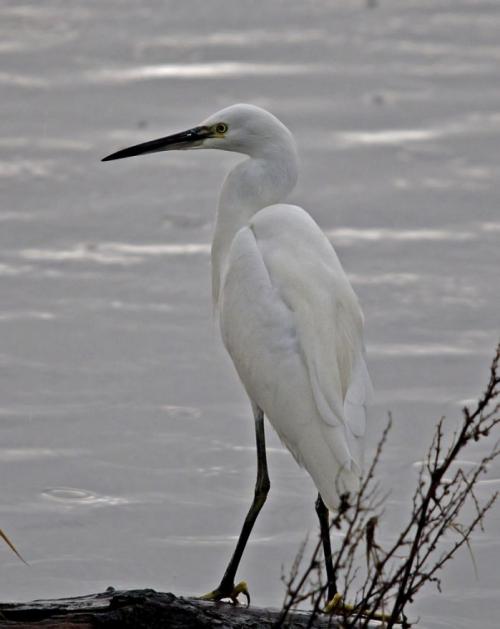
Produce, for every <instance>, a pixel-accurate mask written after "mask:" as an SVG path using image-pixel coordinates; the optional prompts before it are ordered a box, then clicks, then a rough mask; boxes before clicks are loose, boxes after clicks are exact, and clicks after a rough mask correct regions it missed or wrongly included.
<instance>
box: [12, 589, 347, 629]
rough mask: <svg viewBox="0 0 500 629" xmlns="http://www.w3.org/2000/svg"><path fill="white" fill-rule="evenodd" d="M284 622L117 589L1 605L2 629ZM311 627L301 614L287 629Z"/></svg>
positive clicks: (151, 628) (186, 627)
mask: <svg viewBox="0 0 500 629" xmlns="http://www.w3.org/2000/svg"><path fill="white" fill-rule="evenodd" d="M280 616H281V613H280V612H279V611H277V610H272V609H263V608H259V607H248V608H246V607H242V606H233V605H230V604H226V603H209V602H206V601H200V600H198V599H194V598H182V597H177V596H175V595H174V594H170V593H162V592H156V591H155V590H127V591H117V590H115V589H114V588H108V589H107V590H106V591H105V592H103V593H101V594H90V595H88V596H81V597H75V598H62V599H54V600H47V601H44V600H38V601H32V602H29V603H0V629H7V628H11V629H15V628H20V627H26V628H30V627H32V628H35V627H40V628H42V627H43V628H44V629H56V627H57V629H94V628H95V627H105V628H109V629H128V628H130V629H132V628H133V629H195V628H208V627H216V628H217V629H240V628H241V629H261V628H262V629H271V628H272V627H275V626H276V623H277V622H278V620H279V618H280ZM309 621H310V614H308V613H307V612H295V613H291V614H290V615H289V616H288V617H287V620H286V624H285V625H284V626H285V627H287V628H290V629H299V628H305V627H307V626H308V623H309ZM313 627H315V628H319V629H321V628H323V627H331V629H339V627H340V625H339V624H337V623H336V622H335V621H334V619H333V618H331V617H328V616H324V617H322V618H318V619H316V620H315V621H314V624H313Z"/></svg>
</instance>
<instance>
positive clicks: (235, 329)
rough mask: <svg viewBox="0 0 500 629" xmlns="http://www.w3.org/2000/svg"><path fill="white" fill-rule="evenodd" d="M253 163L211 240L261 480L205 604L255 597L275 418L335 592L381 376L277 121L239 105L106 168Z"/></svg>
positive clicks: (217, 295)
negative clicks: (346, 518) (254, 544)
mask: <svg viewBox="0 0 500 629" xmlns="http://www.w3.org/2000/svg"><path fill="white" fill-rule="evenodd" d="M195 148H196V149H221V150H225V151H234V152H237V153H242V154H244V155H246V156H247V158H246V159H245V160H243V161H242V162H240V163H239V164H238V165H237V166H236V167H235V168H234V169H233V170H231V172H230V173H229V174H228V176H227V177H226V180H225V182H224V184H223V186H222V190H221V192H220V197H219V204H218V210H217V219H216V225H215V234H214V238H213V243H212V289H213V299H214V304H215V308H216V312H217V315H218V317H219V322H220V329H221V333H222V339H223V342H224V345H225V346H226V349H227V351H228V352H229V354H230V356H231V358H232V360H233V363H234V365H235V367H236V370H237V372H238V374H239V377H240V379H241V382H242V383H243V386H244V387H245V389H246V392H247V394H248V396H249V398H250V401H251V404H252V408H253V414H254V418H255V431H256V440H257V482H256V486H255V495H254V499H253V502H252V505H251V507H250V510H249V512H248V514H247V516H246V519H245V522H244V525H243V528H242V531H241V534H240V537H239V540H238V543H237V546H236V549H235V551H234V554H233V556H232V558H231V560H230V562H229V565H228V567H227V570H226V572H225V574H224V576H223V578H222V581H221V582H220V585H219V586H218V588H216V589H215V590H214V591H212V592H210V593H209V594H207V595H205V598H207V599H212V600H219V599H222V598H232V599H233V600H235V599H236V597H237V596H238V594H239V593H244V594H245V595H246V596H247V599H248V600H249V594H248V591H247V588H246V584H245V583H244V582H241V583H239V584H238V585H236V586H235V576H236V571H237V568H238V565H239V562H240V559H241V556H242V554H243V550H244V548H245V545H246V542H247V540H248V537H249V535H250V532H251V530H252V527H253V525H254V523H255V520H256V518H257V516H258V514H259V511H260V510H261V508H262V506H263V504H264V502H265V500H266V497H267V494H268V491H269V488H270V482H269V477H268V472H267V461H266V449H265V438H264V416H266V417H267V418H268V420H269V421H270V422H271V424H272V426H273V427H274V429H275V430H276V432H277V433H278V435H279V437H280V438H281V440H282V441H283V443H284V444H285V445H286V447H287V448H288V449H289V450H290V452H291V453H292V455H293V456H294V457H295V459H296V461H297V462H298V463H299V464H300V465H301V466H303V467H304V468H305V469H306V470H307V471H308V472H309V474H310V475H311V477H312V479H313V481H314V483H315V485H316V487H317V489H318V492H319V494H318V499H317V501H316V511H317V513H318V517H319V521H320V526H321V534H322V540H323V549H324V554H325V560H326V561H325V563H326V567H327V576H328V583H329V597H330V598H332V597H333V595H334V594H335V593H336V590H337V588H336V579H335V574H334V571H333V566H332V560H331V547H330V536H329V525H328V509H330V510H334V509H335V508H337V507H338V505H339V500H340V495H342V493H344V492H350V491H351V492H352V491H356V490H357V488H358V485H359V478H360V474H361V467H362V449H363V437H364V433H365V423H366V404H367V400H368V398H369V395H370V389H371V384H370V378H369V375H368V371H367V368H366V364H365V358H364V347H363V315H362V312H361V308H360V306H359V303H358V299H357V297H356V295H355V293H354V291H353V289H352V287H351V285H350V283H349V280H348V279H347V277H346V275H345V273H344V270H343V269H342V266H341V264H340V262H339V259H338V257H337V255H336V253H335V251H334V249H333V247H332V245H331V243H330V242H329V240H328V239H327V237H326V236H325V234H324V233H323V232H322V231H321V229H320V228H319V227H318V225H317V224H316V223H315V222H314V220H313V219H312V218H311V216H310V215H309V214H308V213H307V212H306V211H305V210H303V209H302V208H300V207H297V206H295V205H288V204H285V203H283V201H284V200H285V199H286V197H287V195H288V193H289V192H290V191H291V190H292V188H293V187H294V185H295V182H296V179H297V174H298V158H297V150H296V145H295V141H294V139H293V136H292V134H291V133H290V131H289V130H288V129H287V128H286V127H285V126H284V125H283V124H282V123H281V122H280V121H279V120H278V119H277V118H276V117H275V116H273V115H272V114H270V113H269V112H267V111H265V110H264V109H261V108H259V107H255V106H252V105H243V104H240V105H233V106H231V107H227V108H226V109H223V110H221V111H219V112H217V113H215V114H213V115H212V116H210V117H209V118H207V119H206V120H205V121H204V122H202V123H201V124H200V125H199V126H196V127H194V128H191V129H189V130H188V131H184V132H181V133H177V134H175V135H170V136H168V137H164V138H160V139H158V140H153V141H151V142H145V143H143V144H139V145H136V146H133V147H130V148H127V149H124V150H121V151H118V152H117V153H113V154H112V155H109V156H108V157H105V158H104V160H103V161H107V160H115V159H122V158H125V157H131V156H134V155H142V154H145V153H153V152H159V151H168V150H173V149H195Z"/></svg>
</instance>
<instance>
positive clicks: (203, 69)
mask: <svg viewBox="0 0 500 629" xmlns="http://www.w3.org/2000/svg"><path fill="white" fill-rule="evenodd" d="M324 71H325V67H323V66H321V65H313V64H305V63H296V64H291V63H248V62H235V61H220V62H214V63H189V64H185V63H165V64H158V65H145V66H136V67H133V68H100V69H98V70H93V71H90V72H87V73H86V74H85V76H84V78H85V79H86V80H87V81H89V82H91V83H128V82H130V81H144V80H148V79H165V78H176V79H219V78H223V77H233V76H234V77H244V76H296V75H310V74H312V73H313V74H320V73H323V72H324Z"/></svg>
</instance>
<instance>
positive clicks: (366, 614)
mask: <svg viewBox="0 0 500 629" xmlns="http://www.w3.org/2000/svg"><path fill="white" fill-rule="evenodd" d="M358 609H359V608H358ZM323 612H324V613H325V614H339V615H341V614H342V615H345V616H349V615H350V614H352V613H354V612H356V613H357V612H358V610H357V609H356V606H355V605H350V604H349V603H346V602H345V601H344V598H343V596H342V594H340V593H339V592H337V594H335V596H334V597H333V598H332V599H331V600H330V601H328V603H327V604H326V607H325V608H324V610H323ZM360 616H362V617H363V618H368V619H370V620H377V621H379V622H387V621H388V620H389V619H390V616H391V615H390V614H384V613H382V612H377V611H371V610H369V609H367V610H366V611H363V612H362V613H361V614H360ZM396 624H398V625H400V624H403V620H402V619H400V618H398V619H397V620H396Z"/></svg>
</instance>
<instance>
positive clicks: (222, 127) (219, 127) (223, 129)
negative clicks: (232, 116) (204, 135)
mask: <svg viewBox="0 0 500 629" xmlns="http://www.w3.org/2000/svg"><path fill="white" fill-rule="evenodd" d="M215 130H216V132H217V133H219V134H220V135H223V134H224V133H226V131H227V124H226V123H225V122H219V123H218V124H216V125H215Z"/></svg>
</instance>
